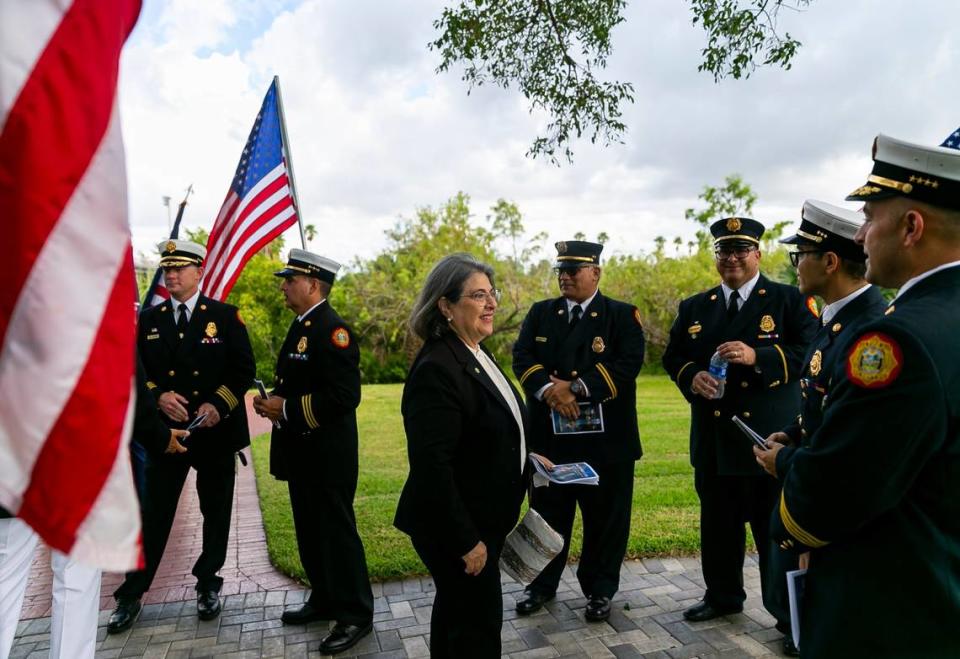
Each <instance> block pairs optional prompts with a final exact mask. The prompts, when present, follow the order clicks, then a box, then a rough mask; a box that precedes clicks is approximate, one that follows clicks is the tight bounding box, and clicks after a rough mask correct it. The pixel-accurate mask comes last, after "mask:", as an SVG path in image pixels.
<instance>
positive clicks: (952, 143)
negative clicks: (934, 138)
mask: <svg viewBox="0 0 960 659" xmlns="http://www.w3.org/2000/svg"><path fill="white" fill-rule="evenodd" d="M940 146H945V147H947V148H948V149H960V128H958V129H956V130H955V131H953V132H952V133H950V135H948V136H947V139H945V140H944V141H943V144H941V145H940Z"/></svg>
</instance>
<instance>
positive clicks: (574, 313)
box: [570, 304, 583, 329]
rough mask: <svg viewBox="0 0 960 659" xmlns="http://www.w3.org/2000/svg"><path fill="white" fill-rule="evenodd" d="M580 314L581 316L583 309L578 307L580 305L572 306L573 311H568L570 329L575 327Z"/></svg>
mask: <svg viewBox="0 0 960 659" xmlns="http://www.w3.org/2000/svg"><path fill="white" fill-rule="evenodd" d="M581 314H583V309H582V308H581V307H580V305H579V304H575V305H573V309H571V310H570V329H573V328H574V327H576V325H577V322H579V320H580V316H581Z"/></svg>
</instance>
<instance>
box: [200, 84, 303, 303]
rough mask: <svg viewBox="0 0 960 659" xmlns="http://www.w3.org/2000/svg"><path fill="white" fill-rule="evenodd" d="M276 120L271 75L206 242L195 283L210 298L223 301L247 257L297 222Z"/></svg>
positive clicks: (283, 150)
mask: <svg viewBox="0 0 960 659" xmlns="http://www.w3.org/2000/svg"><path fill="white" fill-rule="evenodd" d="M280 121H281V117H280V109H279V105H278V89H277V81H276V79H274V81H273V83H272V84H271V85H270V89H269V90H267V95H266V97H265V98H264V99H263V105H262V106H261V108H260V113H259V114H258V115H257V119H256V121H255V122H254V123H253V130H251V131H250V137H248V138H247V144H246V146H245V147H244V148H243V153H242V154H240V164H238V165H237V173H236V174H235V175H234V177H233V181H232V182H231V183H230V190H229V191H228V192H227V198H226V199H224V201H223V207H222V208H221V209H220V213H219V214H218V215H217V219H216V222H214V224H213V229H212V230H211V231H210V239H209V240H208V241H207V258H206V265H205V269H204V274H203V280H202V281H201V282H200V287H201V288H202V289H203V292H204V294H205V295H207V296H208V297H211V298H213V299H214V300H224V299H226V297H227V295H229V293H230V289H231V288H233V284H234V282H236V280H237V277H239V276H240V271H241V270H243V266H244V264H245V263H246V262H247V261H248V260H249V259H250V257H252V256H253V255H254V254H256V252H257V250H259V249H261V248H262V247H263V246H264V245H266V244H267V243H269V242H270V241H271V240H273V239H274V238H276V237H277V236H279V235H280V234H281V233H283V232H284V230H286V229H287V228H289V227H291V226H293V224H294V223H295V222H296V221H297V208H296V204H295V203H294V199H293V193H292V187H291V185H290V172H289V169H288V167H287V160H288V158H287V157H286V154H285V149H284V144H283V134H282V131H281V128H280Z"/></svg>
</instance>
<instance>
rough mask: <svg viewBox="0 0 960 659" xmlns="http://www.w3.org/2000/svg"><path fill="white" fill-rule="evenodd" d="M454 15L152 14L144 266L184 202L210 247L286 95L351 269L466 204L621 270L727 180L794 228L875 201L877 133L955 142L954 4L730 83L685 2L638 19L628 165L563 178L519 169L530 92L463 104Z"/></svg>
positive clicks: (806, 20)
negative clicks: (440, 70)
mask: <svg viewBox="0 0 960 659" xmlns="http://www.w3.org/2000/svg"><path fill="white" fill-rule="evenodd" d="M442 6H443V3H442V2H441V1H440V0H432V1H431V2H423V1H417V2H409V1H408V2H382V0H336V1H334V0H326V1H320V0H307V1H304V2H299V3H298V2H293V1H292V0H273V1H272V2H270V3H267V4H264V3H254V2H252V0H233V1H231V0H216V1H215V2H209V3H196V2H186V1H185V0H171V1H169V2H167V3H166V4H162V5H160V8H159V9H157V8H153V9H151V10H150V11H149V12H146V13H145V14H144V16H143V17H142V19H141V24H140V25H139V26H138V28H137V31H136V32H135V35H134V37H133V39H132V40H131V42H130V43H129V44H128V47H127V51H126V54H125V56H124V68H123V78H122V85H121V102H122V111H123V119H124V128H125V139H126V144H127V156H128V166H129V180H130V200H131V201H130V204H131V218H132V222H133V225H134V238H135V247H136V248H137V249H139V250H145V249H149V246H150V245H151V244H152V243H154V242H157V241H158V240H159V239H160V238H161V237H163V233H164V231H166V211H165V210H164V208H163V206H162V205H161V197H162V196H163V195H171V196H173V197H174V198H175V199H174V203H175V202H176V200H177V199H178V198H179V197H180V196H181V195H182V190H183V189H184V188H185V187H186V186H187V184H189V183H191V182H192V183H193V184H194V186H195V189H196V196H195V197H194V198H193V200H192V203H191V206H190V207H189V209H188V213H187V220H186V224H187V226H198V225H199V226H204V227H206V228H209V226H210V223H211V222H212V219H213V217H214V216H215V214H216V212H217V210H218V208H219V205H220V203H221V201H222V199H223V196H224V194H225V193H226V188H227V185H228V183H229V181H230V178H231V177H232V175H233V171H234V168H235V166H236V163H237V159H238V156H239V153H240V150H241V148H242V146H243V143H244V141H245V139H246V136H247V133H248V131H249V129H250V126H251V124H252V122H253V119H254V116H255V114H256V112H257V110H258V109H259V106H260V103H261V101H262V98H263V94H264V92H265V91H266V89H267V86H268V85H269V82H270V79H271V78H272V76H273V75H279V76H280V79H281V82H282V86H283V96H284V102H285V107H286V114H287V122H288V129H289V134H290V139H291V148H292V153H293V156H294V163H295V165H296V176H297V183H298V187H299V192H300V198H301V202H302V205H303V210H304V216H305V220H306V222H308V223H312V224H314V225H315V226H317V228H318V229H319V230H320V234H321V236H322V239H321V240H318V241H317V242H316V243H315V244H314V248H315V249H317V250H318V251H323V252H325V253H328V254H329V255H330V256H332V257H334V258H337V259H338V260H341V261H344V262H347V261H350V260H351V259H352V258H353V257H355V256H370V255H372V254H373V253H375V252H376V251H377V250H378V249H379V248H380V247H382V246H383V245H384V238H383V230H384V229H386V228H388V227H389V226H391V225H392V224H393V222H394V221H395V220H396V218H397V217H398V216H400V215H405V216H409V215H411V214H412V213H413V212H414V211H415V209H416V208H417V207H418V206H423V205H436V204H439V203H441V202H443V201H444V200H445V199H447V198H448V197H450V196H451V195H453V194H455V193H456V192H457V191H459V190H462V191H464V192H467V193H468V194H470V195H471V197H472V200H473V209H474V212H475V213H476V215H477V216H478V217H483V216H485V215H486V214H487V211H488V208H489V206H490V205H491V204H493V203H494V202H495V201H496V199H498V198H501V197H502V198H506V199H508V200H511V201H515V202H516V203H517V204H518V205H519V207H520V210H521V211H522V212H523V214H524V218H525V224H526V226H527V228H528V230H529V232H530V234H531V235H532V234H533V233H535V232H537V231H540V230H545V231H547V232H548V233H549V234H550V242H552V241H553V240H557V239H561V238H565V237H569V236H571V235H572V234H573V233H575V232H577V231H580V230H582V231H584V232H585V233H587V234H588V235H595V234H596V233H597V232H598V231H606V232H607V233H609V234H610V235H611V236H612V238H613V243H612V247H613V246H614V245H615V247H616V250H618V251H620V252H634V251H638V250H641V249H650V248H651V247H652V243H653V239H654V238H655V237H656V236H658V235H665V236H667V237H668V238H671V237H672V236H674V235H678V234H679V235H682V236H683V237H684V238H685V239H686V238H689V237H690V236H692V235H693V232H694V229H695V227H693V226H692V225H691V224H690V223H687V222H685V221H684V220H683V211H684V209H685V208H687V207H690V206H694V205H696V203H697V200H696V196H697V194H698V193H699V192H700V190H701V189H702V188H703V186H704V185H707V184H719V183H721V182H722V180H723V178H724V177H725V176H726V175H728V174H730V173H734V172H736V173H740V174H741V175H742V176H743V177H744V179H745V180H746V181H747V182H748V183H750V184H751V185H752V186H753V188H754V190H755V191H756V192H757V193H758V194H759V195H760V203H759V204H758V208H757V209H756V211H755V215H756V216H757V217H758V218H759V219H761V220H763V219H766V218H769V219H772V220H781V219H786V218H790V217H795V216H796V215H797V213H798V212H799V208H800V205H801V204H802V202H803V200H804V199H805V198H808V197H814V198H821V199H824V200H826V201H832V202H834V203H838V202H839V201H840V200H841V199H842V196H843V195H844V194H845V193H846V192H848V191H849V190H850V189H852V188H854V187H856V186H857V185H860V184H861V183H862V182H863V177H864V176H865V175H866V174H867V173H868V171H869V167H870V162H869V147H870V140H871V139H872V138H873V136H874V135H875V134H876V133H877V132H880V131H882V132H885V133H889V134H892V135H895V136H898V137H902V138H905V139H913V140H917V141H925V142H928V143H933V142H939V141H940V139H942V138H943V137H945V136H946V135H947V134H948V133H949V132H950V131H952V130H954V129H955V128H956V127H957V126H958V125H960V110H958V108H960V89H958V87H957V85H956V84H955V72H956V71H957V70H958V68H960V67H958V64H960V46H958V42H957V40H956V38H955V37H954V36H953V33H952V32H951V22H950V21H949V20H947V18H948V17H951V16H953V15H955V9H954V7H953V0H931V1H929V2H924V3H916V2H909V1H908V0H889V1H888V2H887V3H885V5H884V10H883V11H882V12H881V11H877V9H876V6H875V4H874V3H871V2H869V0H848V1H847V2H845V3H843V4H842V5H837V4H835V3H829V2H827V1H826V0H815V2H814V3H813V4H812V5H811V6H810V9H809V10H807V11H804V12H799V13H797V14H791V13H788V14H785V16H784V27H785V28H786V29H787V30H789V31H790V32H791V33H792V34H794V35H795V36H797V37H798V38H799V39H801V41H803V44H804V45H803V47H802V48H801V50H800V52H799V54H798V56H797V58H796V60H795V62H794V66H793V69H792V70H791V71H781V70H774V69H764V70H759V71H757V72H756V74H755V75H754V76H753V77H751V78H750V79H749V80H745V81H744V80H741V81H734V80H726V81H723V82H722V83H720V84H715V83H714V82H713V80H712V78H711V77H710V76H709V75H708V74H704V73H698V72H697V71H696V66H697V64H698V62H699V59H700V55H699V51H700V49H701V48H702V47H703V43H704V36H703V33H702V32H701V31H700V30H699V28H697V27H695V26H692V25H691V24H690V17H689V10H688V5H687V4H686V3H678V2H676V0H634V2H631V3H630V4H629V6H628V13H627V21H626V22H625V23H624V24H622V25H621V26H619V27H618V28H617V29H616V32H615V49H614V56H613V57H612V59H611V63H610V68H609V75H610V77H611V78H619V79H626V80H631V81H632V82H633V83H634V86H635V89H636V98H637V101H636V103H635V105H633V106H631V107H628V108H627V109H626V121H627V124H628V125H629V127H630V129H629V132H628V133H627V135H626V137H625V144H624V145H615V146H612V147H610V148H606V149H604V148H602V147H600V146H591V145H590V144H588V143H586V142H584V143H578V144H576V145H575V152H576V156H575V157H576V162H575V164H574V165H572V166H570V165H565V166H563V167H561V168H557V167H554V166H551V165H549V164H547V163H545V162H542V161H531V160H529V159H527V158H525V155H524V154H525V153H526V150H527V148H528V147H529V144H530V142H531V141H532V139H533V138H534V136H535V135H536V131H537V130H538V129H540V128H542V126H543V121H544V120H543V117H542V116H539V115H537V114H533V115H531V114H530V113H529V112H528V110H527V106H526V103H525V101H524V99H523V98H522V97H520V95H519V94H518V93H517V92H515V91H512V90H511V91H503V90H499V89H495V88H491V87H483V88H479V89H476V90H474V92H473V93H472V94H471V95H470V96H467V94H466V87H465V86H464V84H463V83H462V82H461V81H460V79H459V75H458V74H457V73H455V72H448V73H445V74H436V73H435V72H434V70H435V68H436V65H437V63H438V61H439V58H438V55H437V54H436V53H434V52H431V51H429V50H428V48H427V43H428V42H429V41H430V40H431V39H432V38H434V36H435V35H434V30H433V27H432V22H433V20H434V19H435V18H436V17H437V16H439V12H440V8H441V7H442ZM890 16H896V17H897V20H890V18H889V17H890ZM768 214H769V215H768ZM298 241H299V238H296V234H295V233H294V234H292V235H290V236H288V244H296V243H297V242H298Z"/></svg>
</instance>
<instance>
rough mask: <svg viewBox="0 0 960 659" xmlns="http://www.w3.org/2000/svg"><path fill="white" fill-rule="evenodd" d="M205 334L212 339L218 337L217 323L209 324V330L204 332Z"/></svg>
mask: <svg viewBox="0 0 960 659" xmlns="http://www.w3.org/2000/svg"><path fill="white" fill-rule="evenodd" d="M204 333H205V334H206V335H207V336H209V337H210V338H211V339H212V338H213V337H215V336H216V335H217V324H216V323H207V329H205V330H204Z"/></svg>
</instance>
